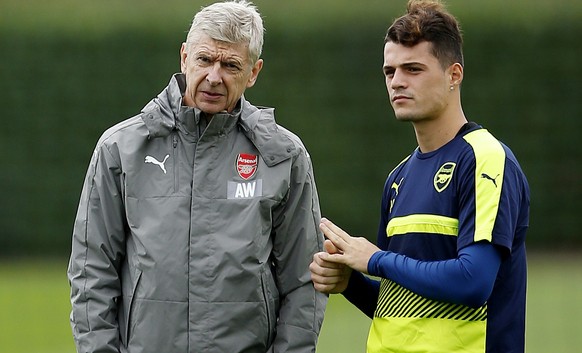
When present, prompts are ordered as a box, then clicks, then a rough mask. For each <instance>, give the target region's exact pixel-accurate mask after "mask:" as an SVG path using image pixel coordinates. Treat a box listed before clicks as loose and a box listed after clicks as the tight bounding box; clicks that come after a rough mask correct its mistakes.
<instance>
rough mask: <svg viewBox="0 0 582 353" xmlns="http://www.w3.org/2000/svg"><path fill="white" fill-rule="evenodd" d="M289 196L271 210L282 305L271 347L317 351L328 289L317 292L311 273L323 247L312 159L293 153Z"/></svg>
mask: <svg viewBox="0 0 582 353" xmlns="http://www.w3.org/2000/svg"><path fill="white" fill-rule="evenodd" d="M290 180H291V183H290V186H289V191H288V195H287V199H286V202H285V203H284V204H283V205H282V207H281V208H280V209H279V210H277V211H276V212H274V215H273V224H274V227H273V232H274V237H273V255H274V262H275V270H276V277H277V284H278V286H279V292H280V295H281V307H280V311H279V320H278V323H277V334H276V337H275V341H274V344H273V347H272V348H273V349H272V351H273V352H275V353H279V352H315V348H316V344H317V338H318V335H319V331H320V328H321V325H322V322H323V314H324V311H325V305H326V303H327V295H325V294H322V293H320V292H317V291H316V290H315V289H314V287H313V283H312V282H311V276H310V273H309V264H310V263H311V261H312V259H313V254H314V253H316V252H318V251H322V249H323V235H322V233H321V232H320V230H319V222H320V219H321V213H320V209H319V199H318V195H317V190H316V187H315V181H314V178H313V170H312V166H311V161H310V159H309V157H308V155H307V152H306V151H305V150H304V149H301V152H300V154H299V155H298V156H296V157H295V159H294V161H293V164H292V170H291V179H290Z"/></svg>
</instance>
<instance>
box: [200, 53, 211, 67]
mask: <svg viewBox="0 0 582 353" xmlns="http://www.w3.org/2000/svg"><path fill="white" fill-rule="evenodd" d="M196 61H197V62H198V63H199V64H204V65H208V64H210V63H211V62H212V60H211V59H210V58H209V57H208V56H205V55H199V56H197V57H196Z"/></svg>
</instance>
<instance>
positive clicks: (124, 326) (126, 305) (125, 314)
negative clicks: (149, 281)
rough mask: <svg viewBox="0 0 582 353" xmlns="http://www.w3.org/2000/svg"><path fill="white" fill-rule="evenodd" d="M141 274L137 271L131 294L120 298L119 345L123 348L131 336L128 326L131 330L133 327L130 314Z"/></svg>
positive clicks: (125, 294)
mask: <svg viewBox="0 0 582 353" xmlns="http://www.w3.org/2000/svg"><path fill="white" fill-rule="evenodd" d="M141 274H142V272H141V271H138V274H137V278H136V280H135V283H134V284H133V287H132V289H131V293H123V294H122V298H121V300H122V307H121V308H119V333H120V336H121V343H122V344H123V346H124V347H127V345H128V343H129V337H130V336H129V335H130V334H131V332H130V331H131V330H130V326H132V328H133V326H135V324H131V313H132V312H133V306H134V302H135V293H136V291H137V287H138V286H139V282H140V280H141Z"/></svg>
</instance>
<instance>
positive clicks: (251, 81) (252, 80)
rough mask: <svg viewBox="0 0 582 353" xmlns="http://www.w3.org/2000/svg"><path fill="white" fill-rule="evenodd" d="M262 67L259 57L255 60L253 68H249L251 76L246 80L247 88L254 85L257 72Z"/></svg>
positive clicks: (261, 60)
mask: <svg viewBox="0 0 582 353" xmlns="http://www.w3.org/2000/svg"><path fill="white" fill-rule="evenodd" d="M262 68H263V59H259V60H257V62H256V63H255V64H254V65H253V68H252V69H251V76H250V77H249V80H248V81H247V88H251V87H253V86H254V85H255V82H257V77H258V76H259V72H261V69H262Z"/></svg>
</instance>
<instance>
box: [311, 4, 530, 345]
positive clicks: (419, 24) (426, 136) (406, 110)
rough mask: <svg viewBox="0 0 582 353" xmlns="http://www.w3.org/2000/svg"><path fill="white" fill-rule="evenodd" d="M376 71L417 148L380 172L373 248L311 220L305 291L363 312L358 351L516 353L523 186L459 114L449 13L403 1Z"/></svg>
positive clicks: (501, 149)
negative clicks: (315, 235)
mask: <svg viewBox="0 0 582 353" xmlns="http://www.w3.org/2000/svg"><path fill="white" fill-rule="evenodd" d="M383 70H384V75H385V77H386V88H387V90H388V94H389V97H390V102H391V104H392V107H393V109H394V113H395V115H396V118H397V119H398V120H400V121H409V122H411V123H412V125H413V127H414V131H415V134H416V139H417V142H418V148H417V149H416V150H415V151H414V152H413V153H412V154H411V155H409V156H408V157H406V158H405V159H404V160H403V161H402V162H401V163H400V164H399V165H398V166H397V167H396V168H395V169H394V170H393V171H392V172H391V173H390V175H389V176H388V179H387V181H386V184H385V187H384V194H383V197H382V209H381V212H382V213H381V220H380V226H379V230H378V241H377V245H374V244H372V243H370V242H369V241H367V240H366V239H365V238H356V237H351V236H350V235H349V234H347V233H346V232H344V231H343V230H342V229H341V228H339V227H338V226H336V225H335V224H333V223H332V222H330V221H329V220H326V219H324V220H322V223H321V225H320V226H321V229H322V230H323V232H324V234H325V235H326V236H327V238H328V240H326V241H325V243H324V247H325V249H326V252H321V253H318V254H316V255H315V256H314V259H313V262H312V264H311V266H310V268H311V272H312V280H313V282H314V284H315V287H316V289H318V290H320V291H322V292H325V293H342V294H343V295H344V296H345V297H346V298H347V299H348V300H350V301H351V302H352V303H354V304H355V305H356V306H357V307H358V308H360V309H361V310H362V311H363V312H364V313H366V314H367V315H368V316H370V317H371V318H372V319H373V321H372V326H371V328H370V333H369V337H368V352H433V353H434V352H442V353H453V352H475V353H476V352H480V353H482V352H488V353H493V352H495V353H501V352H503V353H508V352H523V351H524V336H525V300H526V277H527V274H526V253H525V243H524V242H525V233H526V229H527V228H528V222H529V187H528V184H527V180H526V178H525V176H524V174H523V172H522V171H521V168H520V166H519V164H518V162H517V160H516V158H515V156H514V155H513V153H512V152H511V151H510V149H509V148H508V147H507V146H505V145H504V144H503V143H501V142H499V141H498V140H497V139H495V138H494V137H493V136H492V135H491V133H489V132H488V131H487V130H485V129H483V128H482V127H481V126H479V125H477V124H475V123H472V122H468V121H467V119H466V118H465V115H464V113H463V109H462V107H461V98H460V97H461V96H460V85H461V82H462V80H463V55H462V38H461V33H460V30H459V26H458V23H457V21H456V19H455V18H454V17H453V16H451V15H450V14H449V13H447V12H446V11H445V9H444V8H443V6H442V5H440V4H439V3H438V2H434V1H415V0H413V1H410V2H409V3H408V12H407V14H406V15H404V16H403V17H400V18H398V19H396V20H395V22H394V23H393V24H392V26H391V27H390V28H389V29H388V32H387V35H386V39H385V46H384V66H383ZM363 273H364V274H370V275H373V276H377V277H380V279H381V280H380V281H375V280H372V279H370V278H368V277H365V276H364V275H363Z"/></svg>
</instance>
